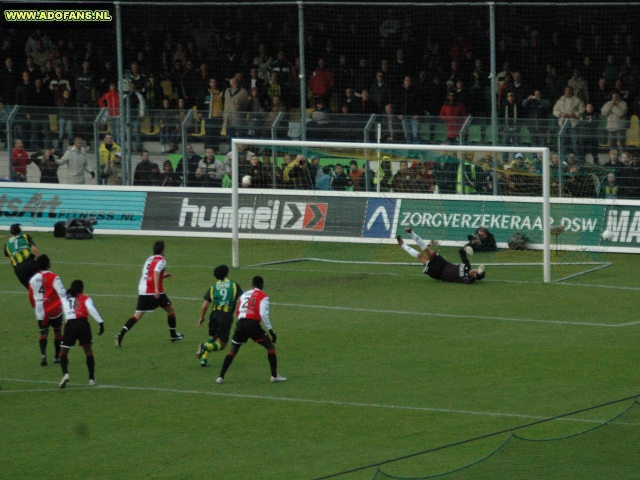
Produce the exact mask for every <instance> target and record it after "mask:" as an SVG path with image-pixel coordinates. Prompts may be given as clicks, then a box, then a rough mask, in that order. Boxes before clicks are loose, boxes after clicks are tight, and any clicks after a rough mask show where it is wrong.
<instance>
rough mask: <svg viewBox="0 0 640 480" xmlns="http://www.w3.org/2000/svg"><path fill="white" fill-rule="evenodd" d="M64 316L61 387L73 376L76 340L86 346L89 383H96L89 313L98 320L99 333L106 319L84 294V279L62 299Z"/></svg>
mask: <svg viewBox="0 0 640 480" xmlns="http://www.w3.org/2000/svg"><path fill="white" fill-rule="evenodd" d="M62 307H63V308H64V317H65V319H66V320H67V323H66V324H65V326H64V336H63V337H62V352H61V353H60V366H61V367H62V380H60V388H65V387H66V386H67V383H69V380H70V379H71V377H69V358H68V353H69V350H70V349H72V348H73V347H74V345H75V344H76V342H78V343H79V344H80V346H81V347H82V348H84V354H85V355H86V357H87V368H88V369H89V385H91V386H95V385H96V377H95V368H96V362H95V359H94V358H93V349H92V348H91V346H92V345H93V338H92V336H91V325H89V315H91V316H92V317H93V319H94V320H95V321H96V322H98V324H99V325H100V331H99V332H98V335H102V334H103V333H104V320H102V318H101V317H100V314H99V313H98V310H96V307H95V306H94V305H93V300H91V297H87V296H86V295H85V294H84V283H83V282H82V280H74V281H73V283H71V288H69V290H67V296H66V297H65V298H64V299H63V300H62Z"/></svg>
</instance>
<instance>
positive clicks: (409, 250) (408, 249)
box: [400, 243, 420, 258]
mask: <svg viewBox="0 0 640 480" xmlns="http://www.w3.org/2000/svg"><path fill="white" fill-rule="evenodd" d="M400 246H401V247H402V249H403V250H404V251H405V252H407V253H408V254H409V255H411V256H412V257H413V258H418V255H420V254H419V253H418V251H417V250H414V249H413V248H411V247H410V246H409V245H407V244H406V243H403V244H402V245H400Z"/></svg>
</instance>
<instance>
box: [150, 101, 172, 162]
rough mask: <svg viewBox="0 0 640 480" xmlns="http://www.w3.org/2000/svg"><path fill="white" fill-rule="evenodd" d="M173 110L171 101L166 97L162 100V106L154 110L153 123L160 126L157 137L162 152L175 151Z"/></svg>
mask: <svg viewBox="0 0 640 480" xmlns="http://www.w3.org/2000/svg"><path fill="white" fill-rule="evenodd" d="M174 114H175V112H174V110H173V109H172V108H171V102H169V99H168V98H165V99H163V100H162V108H161V109H160V110H158V111H157V112H156V117H155V120H154V121H155V124H156V125H158V126H159V127H160V131H159V132H158V139H159V141H160V145H162V153H166V152H170V151H175V149H176V145H175V143H176V139H175V138H174V136H175V121H174Z"/></svg>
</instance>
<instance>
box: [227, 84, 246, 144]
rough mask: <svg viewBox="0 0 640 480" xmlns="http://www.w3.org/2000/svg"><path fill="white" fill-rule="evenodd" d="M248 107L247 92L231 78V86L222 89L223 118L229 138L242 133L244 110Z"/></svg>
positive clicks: (244, 120)
mask: <svg viewBox="0 0 640 480" xmlns="http://www.w3.org/2000/svg"><path fill="white" fill-rule="evenodd" d="M248 107H249V94H248V93H247V91H246V90H245V89H244V88H243V87H242V86H241V85H240V82H239V81H238V79H237V78H235V77H234V78H232V79H231V86H230V87H229V88H227V89H226V90H225V91H224V114H223V117H224V120H225V122H226V124H227V137H228V138H229V139H232V138H235V137H239V136H241V135H242V131H243V129H244V128H245V127H246V111H247V108H248Z"/></svg>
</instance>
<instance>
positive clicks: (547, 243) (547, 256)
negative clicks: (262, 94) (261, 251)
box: [231, 138, 551, 283]
mask: <svg viewBox="0 0 640 480" xmlns="http://www.w3.org/2000/svg"><path fill="white" fill-rule="evenodd" d="M238 144H242V145H247V146H250V145H259V146H262V147H284V146H287V147H303V148H304V147H309V148H314V147H317V148H353V149H357V150H384V149H389V150H413V151H418V152H420V151H431V152H432V151H442V149H443V146H442V145H408V144H395V143H394V144H380V143H353V142H319V141H302V140H258V139H248V138H234V139H233V140H232V141H231V156H232V164H231V171H232V193H231V224H232V262H233V263H232V264H233V267H234V268H238V267H239V266H240V233H239V231H240V229H239V215H238V211H239V206H240V201H239V192H238V191H239V185H238V183H239V179H238V175H236V174H235V172H237V171H238ZM447 148H448V149H450V150H454V151H456V152H489V153H514V154H515V153H534V154H535V153H542V179H543V182H542V198H541V199H540V202H541V203H542V221H543V228H542V231H543V262H542V263H543V278H544V283H551V200H550V196H551V187H550V168H549V156H550V155H549V148H547V147H502V146H499V147H484V146H479V145H478V146H472V147H468V146H458V145H450V146H448V147H447ZM435 195H437V194H435Z"/></svg>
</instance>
